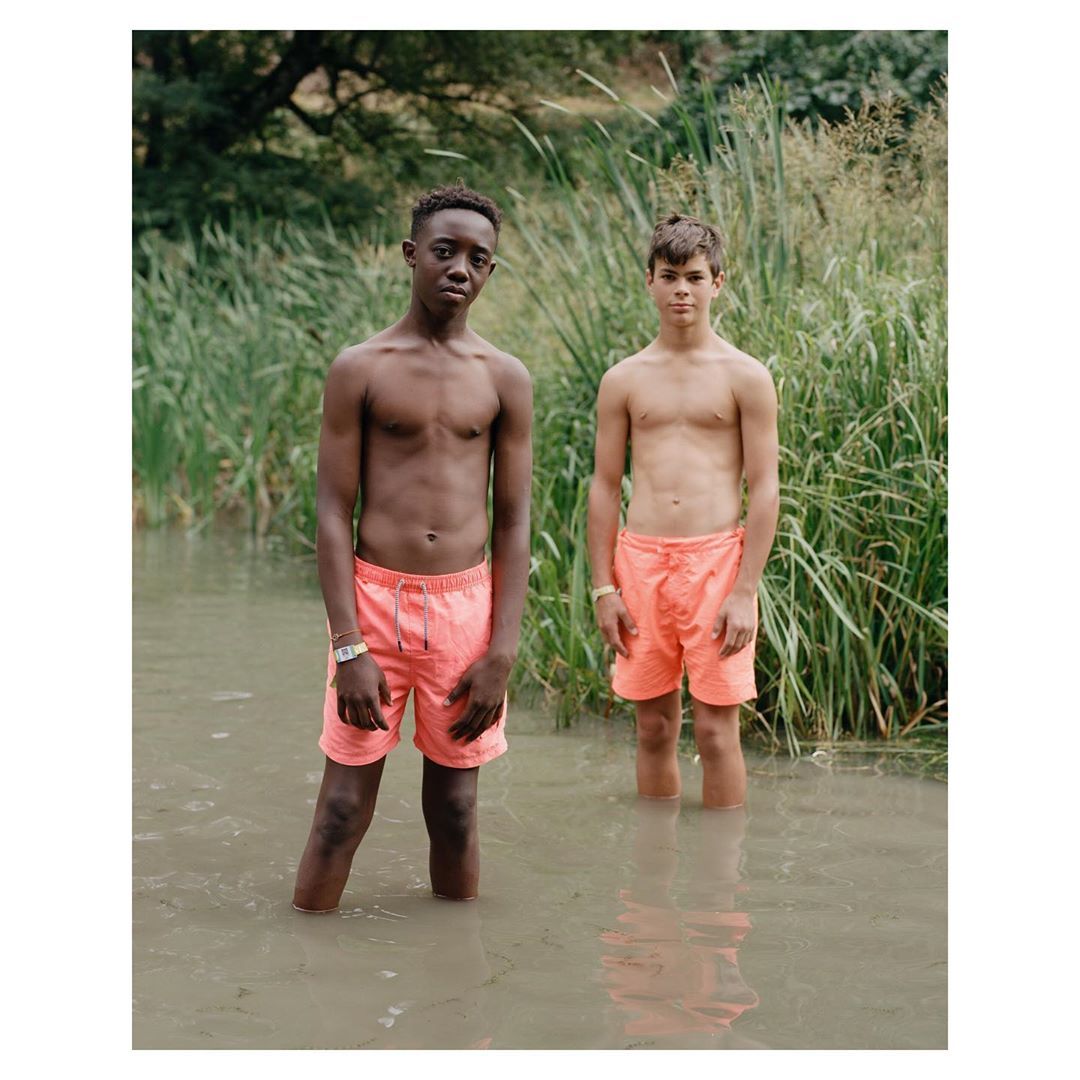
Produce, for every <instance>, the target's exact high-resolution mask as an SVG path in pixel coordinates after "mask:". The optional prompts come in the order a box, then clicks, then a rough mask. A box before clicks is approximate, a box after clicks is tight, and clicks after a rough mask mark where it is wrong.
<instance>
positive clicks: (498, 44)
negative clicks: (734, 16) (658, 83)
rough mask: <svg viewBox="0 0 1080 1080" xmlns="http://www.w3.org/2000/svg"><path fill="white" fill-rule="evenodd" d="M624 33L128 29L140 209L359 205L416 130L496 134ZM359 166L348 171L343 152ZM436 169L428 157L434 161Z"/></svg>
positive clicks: (408, 150)
mask: <svg viewBox="0 0 1080 1080" xmlns="http://www.w3.org/2000/svg"><path fill="white" fill-rule="evenodd" d="M641 37H642V35H641V34H640V33H637V32H631V31H614V32H606V33H589V32H580V31H500V30H490V31H441V30H401V31H397V30H349V31H345V30H296V31H289V30H284V31H255V30H235V31H233V30H231V31H190V30H155V31H135V32H134V33H133V35H132V53H133V55H132V67H133V73H134V86H133V114H134V115H133V126H134V140H133V143H134V152H133V158H134V172H135V184H134V186H135V200H136V208H137V210H138V209H141V210H143V211H146V212H148V213H150V215H151V217H153V215H154V214H156V218H157V220H158V221H159V222H162V221H166V220H168V219H169V218H170V217H173V216H175V215H176V214H179V215H180V216H188V215H190V214H196V215H198V216H201V214H202V213H204V212H205V211H206V210H211V211H214V210H221V209H223V208H225V207H228V206H237V205H240V206H253V205H254V206H259V207H261V208H263V209H264V210H267V211H268V212H270V213H288V212H290V210H295V209H296V207H297V206H298V205H299V204H302V203H303V201H304V200H305V199H307V200H308V202H315V201H321V202H329V203H332V204H335V205H342V204H344V203H347V202H350V201H351V202H352V203H353V204H354V206H355V207H356V208H357V209H362V208H364V207H365V206H370V205H371V203H372V201H373V199H374V198H375V196H376V193H377V192H378V191H380V190H383V189H385V188H386V187H387V186H388V184H389V183H390V182H392V181H393V180H394V179H396V178H397V177H398V176H400V175H401V174H402V173H403V172H404V171H405V170H409V172H410V174H411V173H412V172H413V171H414V169H415V167H416V165H417V163H418V159H417V152H418V139H419V138H420V137H421V136H423V135H424V134H429V133H432V132H438V133H439V137H440V138H441V139H451V140H452V139H453V137H454V135H455V134H461V133H463V132H466V131H467V132H469V133H470V135H471V136H473V137H474V138H475V137H476V136H479V137H481V138H484V137H485V136H486V137H488V138H490V137H491V136H492V135H493V134H495V133H497V132H498V130H499V121H500V119H505V116H506V114H507V113H513V112H519V111H520V110H521V109H522V108H523V107H524V106H525V105H526V103H528V104H532V103H534V102H535V100H536V98H537V97H538V96H542V95H543V93H544V92H545V91H547V92H549V93H550V92H554V91H555V90H556V88H557V87H559V85H560V84H561V83H562V82H563V81H564V80H565V77H566V76H567V75H568V74H569V73H570V72H572V70H573V68H575V67H581V66H585V65H600V66H601V70H602V69H603V65H604V64H605V62H606V61H610V60H612V59H613V58H615V57H617V56H620V55H622V54H623V53H625V52H626V51H627V50H628V49H631V48H633V47H634V45H635V43H636V42H638V41H639V39H641ZM354 157H355V158H358V159H359V160H360V161H362V162H363V165H364V167H363V168H361V169H360V170H359V171H357V169H356V166H355V163H354V164H353V166H352V170H351V175H350V167H349V161H348V159H349V158H354ZM429 162H430V159H429Z"/></svg>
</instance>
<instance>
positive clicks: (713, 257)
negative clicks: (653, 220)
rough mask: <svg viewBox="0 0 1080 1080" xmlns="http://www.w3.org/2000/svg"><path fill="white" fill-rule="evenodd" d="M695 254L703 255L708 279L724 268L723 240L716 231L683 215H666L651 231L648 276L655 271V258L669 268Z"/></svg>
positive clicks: (685, 261) (713, 227) (716, 229)
mask: <svg viewBox="0 0 1080 1080" xmlns="http://www.w3.org/2000/svg"><path fill="white" fill-rule="evenodd" d="M698 254H701V255H704V256H705V258H706V259H707V260H708V263H709V269H710V270H711V271H712V276H713V277H714V278H716V277H718V276H719V275H720V271H721V270H723V268H724V238H723V237H722V236H721V235H720V230H719V229H718V228H717V227H716V226H715V225H706V224H705V223H704V222H701V221H698V219H697V218H694V217H688V216H687V215H686V214H669V215H668V216H667V217H666V218H664V220H663V221H661V222H658V223H657V226H656V228H655V229H653V234H652V243H651V244H650V245H649V273H650V274H651V273H653V271H654V270H655V269H656V260H657V259H663V260H664V262H666V263H669V264H670V265H671V266H682V265H683V264H684V263H688V262H689V261H690V260H691V259H692V258H693V257H694V256H695V255H698Z"/></svg>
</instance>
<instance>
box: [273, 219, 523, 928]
mask: <svg viewBox="0 0 1080 1080" xmlns="http://www.w3.org/2000/svg"><path fill="white" fill-rule="evenodd" d="M495 241H496V237H495V230H494V228H493V227H492V225H491V223H490V222H489V221H488V220H487V218H485V217H484V216H483V215H482V214H479V213H476V212H475V211H471V210H462V209H453V210H441V211H439V212H438V213H436V214H434V215H432V216H431V217H430V218H429V219H428V220H427V221H426V222H425V223H424V224H423V226H422V227H421V229H420V231H419V233H418V235H417V237H416V239H415V241H413V240H406V241H404V242H403V243H402V253H403V255H404V259H405V262H406V264H407V265H408V266H409V267H410V268H411V269H412V273H413V285H412V299H411V303H410V306H409V311H408V313H407V314H406V315H405V316H404V317H403V318H402V319H400V320H399V321H398V322H397V323H395V324H394V325H393V326H391V327H388V328H387V329H386V330H383V331H381V332H380V333H378V334H376V335H375V336H374V337H372V338H370V339H368V340H367V341H365V342H363V343H362V344H360V345H356V346H353V347H351V348H349V349H346V350H345V351H344V352H342V353H341V354H340V355H339V356H338V357H337V359H335V360H334V362H333V364H332V365H331V366H330V370H329V373H328V375H327V381H326V391H325V395H324V400H323V424H322V433H321V436H320V440H319V472H318V493H317V509H318V538H317V558H318V566H319V580H320V584H321V585H322V590H323V598H324V600H325V602H326V610H327V615H328V618H329V622H330V626H331V629H332V631H333V632H334V633H341V634H342V637H341V638H340V640H339V641H338V642H337V644H338V645H339V646H340V645H344V644H347V643H349V642H355V641H359V640H360V639H361V638H362V636H363V630H364V627H363V621H362V620H363V614H362V613H360V614H359V615H358V613H357V611H356V601H355V594H354V586H353V553H354V551H355V553H356V555H358V556H359V557H360V558H361V559H363V560H365V561H366V562H370V563H374V564H376V565H378V566H384V567H387V568H389V569H393V570H398V571H401V572H403V573H410V574H424V575H435V574H451V573H456V572H458V571H461V570H467V569H469V568H471V567H474V566H477V565H478V564H480V563H481V562H483V561H484V546H485V542H486V541H487V539H488V536H489V531H490V537H491V574H492V587H493V611H492V627H491V640H490V643H489V646H488V650H487V652H486V653H485V654H484V655H483V656H482V657H480V658H479V659H478V660H477V661H476V662H475V663H473V664H472V665H471V666H470V667H469V668H468V669H467V670H465V671H463V672H461V673H460V675H459V678H458V680H457V682H456V683H455V684H454V685H450V686H447V687H446V691H447V703H448V704H450V703H453V702H455V701H457V700H458V699H459V698H461V697H467V703H466V707H465V710H464V712H463V713H462V715H461V718H460V719H459V720H458V721H457V722H456V723H455V724H454V725H453V726H452V727H451V728H450V729H449V730H450V732H451V734H452V735H453V737H454V738H456V739H461V740H462V741H463V742H471V741H473V740H475V739H476V738H478V737H479V736H480V735H481V734H482V733H483V732H484V731H486V730H487V728H488V727H490V726H491V725H492V724H494V723H496V722H497V720H498V718H499V716H500V715H501V711H502V704H503V700H504V697H505V693H506V684H507V680H508V678H509V674H510V668H511V665H512V664H513V661H514V659H515V656H516V653H517V645H518V635H519V630H520V623H521V613H522V609H523V607H524V602H525V587H526V577H527V574H528V565H529V487H530V477H531V471H532V454H531V439H530V435H531V422H532V388H531V383H530V379H529V375H528V372H527V371H526V370H525V368H524V366H523V365H522V364H521V362H520V361H519V360H517V359H515V358H514V357H512V356H510V355H508V354H506V353H504V352H501V351H500V350H498V349H496V348H495V347H494V346H492V345H490V344H489V343H488V342H486V341H485V340H484V339H483V338H481V337H480V336H479V335H478V334H476V333H474V332H473V331H472V330H470V329H469V328H468V326H467V323H466V319H467V315H468V309H469V306H470V305H471V304H472V303H473V301H474V300H475V299H476V297H477V296H478V295H479V293H480V291H481V289H482V288H483V286H484V284H485V283H486V281H487V279H488V278H489V277H490V275H491V273H492V271H493V270H494V268H495V260H494V251H495ZM489 475H490V477H491V483H492V507H493V511H492V521H491V522H490V523H489V521H488V517H487V493H488V479H489ZM358 494H359V496H360V500H361V510H360V518H359V523H358V526H357V532H356V536H355V538H354V537H353V535H352V519H353V510H354V508H355V505H356V498H357V495H358ZM336 678H337V683H336V685H337V693H338V709H339V717H340V719H341V722H342V723H347V724H353V725H355V726H356V727H358V728H362V729H368V730H373V729H375V728H382V729H383V730H386V728H387V724H386V721H385V719H384V717H383V713H382V705H383V704H389V700H390V696H389V689H388V687H387V683H386V679H385V677H384V676H383V673H382V671H381V670H380V668H379V666H378V664H377V662H376V661H375V659H374V658H373V657H372V656H371V654H370V653H367V654H365V655H363V656H361V657H359V658H358V659H355V660H350V661H347V662H344V663H339V664H338V668H337V675H336ZM380 775H381V767H380V768H379V769H378V770H374V769H373V768H372V767H370V766H348V765H340V764H338V763H336V762H331V761H329V760H328V761H327V766H326V773H325V776H324V789H323V793H322V794H321V795H320V801H319V806H317V808H316V817H315V822H314V823H313V826H312V832H311V837H310V839H309V842H308V847H307V849H306V850H305V853H304V857H303V859H302V860H301V866H300V872H299V874H298V878H297V888H296V896H295V898H294V904H295V906H297V907H298V908H301V909H305V910H329V909H332V908H333V907H334V906H336V904H337V902H338V899H339V898H340V895H341V891H342V889H343V888H344V883H345V877H343V876H342V875H341V874H340V872H339V870H340V866H341V864H342V862H343V858H344V855H345V854H346V853H347V862H348V863H351V859H352V853H353V851H355V849H356V845H357V844H358V843H359V841H360V839H361V838H362V836H363V833H364V831H365V830H366V828H367V823H368V822H369V821H370V817H371V812H372V811H373V809H374V799H375V794H376V793H377V791H378V781H379V776H380ZM476 776H477V769H476V768H473V769H450V768H447V767H445V766H440V765H437V764H436V763H435V762H430V761H428V760H427V759H425V772H424V813H425V819H426V820H427V824H428V831H429V835H430V836H431V842H432V887H433V889H434V891H435V893H436V894H437V895H441V896H445V897H452V898H460V899H466V898H469V897H472V896H475V895H476V883H477V880H478V875H479V863H478V848H477V844H476V835H475V832H476V827H475V793H476ZM324 796H325V797H324ZM369 808H370V809H369ZM335 868H336V869H335ZM347 873H348V867H347V864H346V870H345V876H347Z"/></svg>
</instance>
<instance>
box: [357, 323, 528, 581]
mask: <svg viewBox="0 0 1080 1080" xmlns="http://www.w3.org/2000/svg"><path fill="white" fill-rule="evenodd" d="M395 330H396V328H391V329H389V330H384V331H383V332H382V333H381V334H377V335H376V336H375V337H373V338H371V339H370V340H369V341H367V342H365V343H364V344H363V345H358V346H356V347H355V348H354V349H352V350H349V351H348V352H347V353H345V354H343V358H342V359H343V362H344V363H345V364H347V365H349V366H350V369H351V370H350V373H349V381H350V383H351V388H350V391H349V393H348V394H347V399H348V401H349V403H350V411H351V409H352V408H356V409H357V411H358V412H359V415H360V428H361V431H362V436H361V445H360V454H359V465H360V478H359V479H360V500H361V510H360V520H359V523H358V526H357V537H356V554H357V555H359V556H360V558H361V559H364V560H365V561H367V562H371V563H375V564H376V565H379V566H386V567H390V568H393V569H395V570H403V571H405V572H407V573H414V574H450V573H454V572H455V571H458V570H462V569H465V568H466V567H470V566H475V565H476V564H477V563H479V562H481V561H482V560H483V558H484V547H485V545H486V543H487V540H488V533H489V522H488V516H487V492H488V476H489V471H490V464H491V459H492V456H493V454H494V450H495V438H496V435H497V426H498V425H497V421H498V418H499V414H500V411H501V402H502V400H503V399H504V398H505V397H506V396H507V395H508V394H509V395H511V396H512V395H513V392H514V389H515V380H519V379H520V369H521V365H520V364H519V362H518V361H517V360H515V359H514V358H513V357H511V356H508V355H507V354H505V353H502V352H499V351H498V350H497V349H494V348H493V347H492V346H491V345H489V344H488V343H487V342H486V341H484V340H483V339H482V338H481V337H479V335H476V334H472V333H470V335H469V337H468V338H467V339H466V340H465V341H463V342H461V343H459V344H456V345H453V346H445V347H442V348H439V347H433V346H432V343H431V342H427V341H424V340H422V339H420V338H419V337H417V336H416V335H410V334H409V333H407V332H401V331H398V332H395Z"/></svg>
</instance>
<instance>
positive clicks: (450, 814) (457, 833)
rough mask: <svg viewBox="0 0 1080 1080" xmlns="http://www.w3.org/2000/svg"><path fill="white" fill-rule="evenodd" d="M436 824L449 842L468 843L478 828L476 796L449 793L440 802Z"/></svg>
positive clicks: (441, 835)
mask: <svg viewBox="0 0 1080 1080" xmlns="http://www.w3.org/2000/svg"><path fill="white" fill-rule="evenodd" d="M434 825H435V827H436V829H437V830H438V832H439V835H440V837H441V838H442V839H443V840H444V841H446V842H447V843H449V844H464V843H466V842H467V841H468V840H470V839H471V838H472V835H473V833H474V832H475V830H476V796H475V795H474V794H453V795H448V796H447V797H446V798H445V799H443V800H441V802H440V805H439V808H438V813H437V815H436V819H435V821H434Z"/></svg>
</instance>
